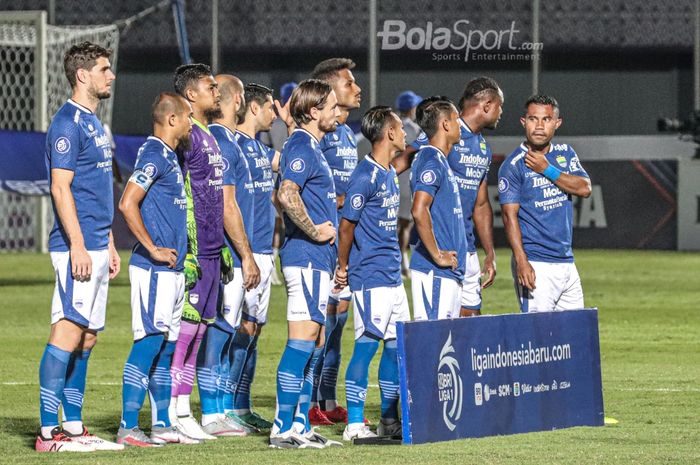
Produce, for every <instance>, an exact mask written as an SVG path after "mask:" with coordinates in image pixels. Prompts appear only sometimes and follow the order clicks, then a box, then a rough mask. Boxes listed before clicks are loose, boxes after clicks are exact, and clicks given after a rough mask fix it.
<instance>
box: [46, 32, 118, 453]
mask: <svg viewBox="0 0 700 465" xmlns="http://www.w3.org/2000/svg"><path fill="white" fill-rule="evenodd" d="M111 53H112V52H111V51H110V50H107V49H105V48H103V47H101V46H99V45H96V44H93V43H90V42H83V43H81V44H78V45H74V46H72V47H71V48H70V49H68V51H66V53H65V55H64V58H63V68H64V70H65V74H66V78H67V79H68V82H69V83H70V85H71V88H72V96H71V98H70V99H69V100H68V101H67V102H66V103H65V104H64V105H63V106H62V107H61V108H60V109H59V110H58V112H57V113H56V114H55V115H54V117H53V120H52V121H51V125H50V126H49V130H48V132H47V137H46V168H47V171H48V178H49V186H50V188H51V200H52V204H53V210H54V215H55V218H56V220H55V222H54V226H53V229H52V230H51V233H50V235H49V252H50V253H51V262H52V265H53V268H54V270H55V274H56V286H55V288H54V295H53V302H52V306H51V334H50V336H49V342H48V344H47V345H46V349H45V351H44V355H43V357H42V359H41V364H40V365H39V391H40V395H39V399H40V417H41V429H40V431H39V434H38V435H37V438H36V443H35V448H36V450H37V451H39V452H69V451H77V452H86V451H94V450H117V449H123V448H124V447H123V446H122V445H119V444H116V443H113V442H109V441H105V440H103V439H100V438H98V437H96V436H94V435H92V434H90V433H88V430H87V429H86V428H85V426H84V425H83V421H82V406H83V396H84V394H85V381H86V376H87V365H88V358H89V357H90V353H91V351H92V348H93V347H94V346H95V344H96V342H97V333H98V332H99V331H102V330H103V329H104V323H105V310H106V307H107V287H108V284H109V280H110V279H113V278H114V277H115V276H117V274H118V273H119V269H120V261H119V255H118V254H117V251H116V249H115V248H114V240H113V238H112V232H111V227H112V217H113V215H114V205H113V202H114V198H113V190H112V147H111V144H110V140H109V137H108V136H107V134H106V133H105V131H104V128H103V127H102V124H101V122H100V120H99V119H98V118H97V116H96V115H95V111H96V110H97V107H98V105H99V103H100V100H103V99H107V98H109V97H110V95H111V86H112V82H114V79H115V76H114V72H112V68H111V64H110V61H109V58H110V56H111ZM61 405H62V406H63V416H64V421H63V426H62V427H61V426H60V425H59V422H58V409H59V406H61Z"/></svg>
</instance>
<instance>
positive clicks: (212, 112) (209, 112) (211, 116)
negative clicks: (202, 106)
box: [204, 106, 224, 122]
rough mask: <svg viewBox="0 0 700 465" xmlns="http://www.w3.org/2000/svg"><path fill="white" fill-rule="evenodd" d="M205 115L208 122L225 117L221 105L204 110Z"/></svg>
mask: <svg viewBox="0 0 700 465" xmlns="http://www.w3.org/2000/svg"><path fill="white" fill-rule="evenodd" d="M204 117H205V118H206V119H207V122H212V121H213V120H215V119H220V118H223V117H224V112H223V111H221V107H220V106H217V107H212V108H207V109H206V110H204Z"/></svg>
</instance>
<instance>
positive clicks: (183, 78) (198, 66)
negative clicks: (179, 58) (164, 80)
mask: <svg viewBox="0 0 700 465" xmlns="http://www.w3.org/2000/svg"><path fill="white" fill-rule="evenodd" d="M211 75H212V74H211V68H210V67H209V65H205V64H204V63H194V64H191V65H181V66H178V67H177V69H176V70H175V76H174V78H173V85H174V86H175V92H177V93H178V94H180V95H182V96H183V97H186V95H185V94H186V92H187V89H190V88H192V87H195V86H197V82H198V81H199V80H200V79H202V78H203V77H207V76H211Z"/></svg>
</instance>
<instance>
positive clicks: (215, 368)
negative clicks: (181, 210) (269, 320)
mask: <svg viewBox="0 0 700 465" xmlns="http://www.w3.org/2000/svg"><path fill="white" fill-rule="evenodd" d="M215 79H216V82H217V84H218V85H219V94H220V96H221V117H219V118H214V122H213V123H212V124H210V125H209V130H210V131H211V133H212V135H213V136H214V138H216V141H217V143H218V145H219V148H220V149H221V155H222V157H223V162H224V169H223V171H224V174H223V176H224V179H223V185H224V189H223V190H224V230H225V232H226V246H227V247H228V248H229V250H230V252H231V253H232V254H233V255H234V256H235V262H234V267H236V268H237V270H236V271H234V275H233V279H232V280H231V281H229V282H228V283H226V284H224V287H223V291H222V292H223V296H222V297H221V298H222V299H223V305H219V306H217V307H218V311H217V317H216V321H215V322H214V323H213V324H211V325H209V328H208V329H207V332H206V336H205V338H204V342H203V343H202V347H201V348H200V350H199V354H198V360H197V382H198V386H199V397H200V399H201V401H202V429H204V432H206V433H207V434H211V435H213V436H243V435H246V434H248V433H251V432H253V430H252V429H250V428H246V427H245V425H242V424H240V422H238V421H236V419H235V418H234V417H232V416H230V415H226V408H225V405H224V403H225V399H226V397H227V396H229V397H230V395H229V393H228V392H227V391H231V389H232V387H231V383H230V367H231V364H230V359H229V352H230V350H231V344H232V340H233V337H234V334H235V333H236V329H237V328H238V326H239V325H240V323H241V312H242V309H243V293H244V292H245V290H246V289H251V288H253V287H255V286H256V285H257V284H258V282H259V281H260V271H259V270H258V267H257V265H256V264H255V260H254V259H253V252H252V250H251V247H250V241H252V240H253V224H254V220H253V216H254V211H253V181H252V179H251V177H250V170H249V169H248V162H247V160H246V158H245V156H244V155H243V153H242V152H241V150H240V147H238V144H237V143H236V139H235V133H234V131H235V130H236V124H237V117H236V113H237V112H238V110H239V109H240V108H241V107H242V106H243V105H245V103H244V96H243V83H242V82H241V81H240V79H238V78H237V77H235V76H231V75H218V76H216V78H215ZM234 269H235V268H234ZM229 410H230V407H229Z"/></svg>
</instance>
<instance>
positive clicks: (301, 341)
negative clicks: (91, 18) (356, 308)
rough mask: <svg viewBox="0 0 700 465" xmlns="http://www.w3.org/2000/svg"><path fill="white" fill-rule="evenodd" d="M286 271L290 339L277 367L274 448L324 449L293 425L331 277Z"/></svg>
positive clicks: (308, 270)
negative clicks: (297, 430)
mask: <svg viewBox="0 0 700 465" xmlns="http://www.w3.org/2000/svg"><path fill="white" fill-rule="evenodd" d="M282 273H283V274H284V280H285V284H286V287H287V296H288V298H287V321H288V339H287V344H286V346H285V349H284V352H283V353H282V358H281V359H280V363H279V365H278V367H277V407H276V411H275V420H274V424H273V426H272V429H271V432H270V447H275V448H307V447H313V448H320V447H323V445H319V444H316V443H312V442H309V441H308V440H307V439H306V438H305V437H304V436H302V435H299V434H298V433H296V432H295V430H294V429H293V428H292V424H293V421H294V414H295V413H296V412H297V408H298V405H299V397H300V395H301V392H302V388H303V387H304V384H307V385H308V384H309V383H305V377H306V376H307V375H308V370H307V367H308V365H309V360H310V359H311V357H312V355H313V352H314V350H315V347H316V345H317V341H318V340H319V335H320V332H321V326H322V325H323V324H324V323H325V311H326V304H327V296H328V291H329V287H330V276H329V275H328V274H327V273H324V272H321V271H318V270H313V269H311V268H299V267H285V268H283V269H282ZM324 284H325V285H324ZM312 368H313V367H312ZM312 386H313V384H312ZM309 395H310V393H309Z"/></svg>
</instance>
